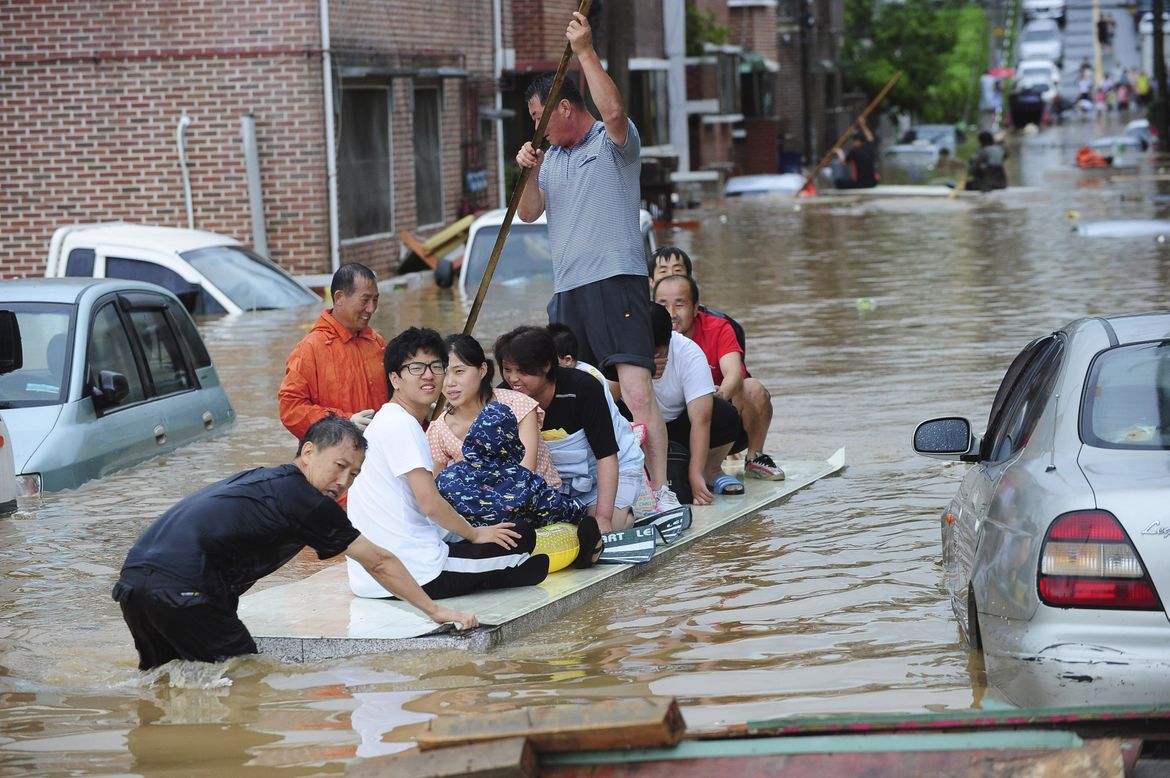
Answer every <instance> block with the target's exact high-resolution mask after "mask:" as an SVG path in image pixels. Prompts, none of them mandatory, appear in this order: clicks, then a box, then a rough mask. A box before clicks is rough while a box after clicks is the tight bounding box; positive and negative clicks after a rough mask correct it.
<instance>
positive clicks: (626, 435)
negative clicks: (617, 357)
mask: <svg viewBox="0 0 1170 778" xmlns="http://www.w3.org/2000/svg"><path fill="white" fill-rule="evenodd" d="M577 369H578V370H581V371H583V372H585V373H588V374H589V375H591V376H593V377H594V378H596V379H597V380H598V381H600V382H601V388H602V389H603V390H605V402H606V403H607V404H608V405H609V420H610V423H612V424H613V436H614V437H615V438H617V444H618V472H619V473H638V472H641V471H642V465H643V462H645V456H644V455H643V454H642V449H641V447H640V446H639V445H638V441H637V439H636V438H635V437H634V431H633V430H632V429H630V422H629V421H627V420H626V417H625V416H622V413H621V411H619V410H618V407H617V403H616V402H614V399H613V392H611V391H610V390H609V381H606V380H605V376H604V375H602V373H601V371H600V370H598V369H597V368H595V367H594V366H593V365H591V364H589V363H588V362H582V361H581V360H577ZM707 372H708V373H709V372H711V371H710V370H708V371H707Z"/></svg>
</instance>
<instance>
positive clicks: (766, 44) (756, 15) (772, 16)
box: [727, 6, 779, 61]
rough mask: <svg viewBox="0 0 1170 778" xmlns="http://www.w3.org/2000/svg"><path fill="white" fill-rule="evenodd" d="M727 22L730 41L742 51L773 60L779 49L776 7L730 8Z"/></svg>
mask: <svg viewBox="0 0 1170 778" xmlns="http://www.w3.org/2000/svg"><path fill="white" fill-rule="evenodd" d="M731 11H732V13H731V17H730V19H729V20H728V22H727V26H728V28H729V29H730V30H731V42H732V43H734V44H735V45H737V46H743V48H744V51H751V52H755V53H756V54H759V55H760V56H761V57H764V58H765V59H770V60H773V61H775V60H776V58H777V56H778V54H779V49H778V46H777V40H778V39H777V36H776V9H775V8H774V7H772V6H747V7H744V8H733V9H731Z"/></svg>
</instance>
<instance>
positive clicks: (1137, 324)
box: [1068, 313, 1170, 344]
mask: <svg viewBox="0 0 1170 778" xmlns="http://www.w3.org/2000/svg"><path fill="white" fill-rule="evenodd" d="M1106 323H1107V324H1108V325H1109V327H1111V328H1112V329H1113V332H1114V334H1115V335H1116V336H1117V342H1118V344H1126V343H1143V342H1146V341H1151V340H1168V339H1170V313H1133V314H1122V315H1117V316H1100V317H1094V318H1088V319H1078V320H1077V321H1075V322H1072V323H1070V324H1069V326H1068V330H1069V331H1070V332H1072V333H1074V334H1075V333H1076V332H1077V331H1081V330H1085V329H1090V328H1091V329H1100V328H1102V327H1104V326H1105V324H1106Z"/></svg>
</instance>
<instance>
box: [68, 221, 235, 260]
mask: <svg viewBox="0 0 1170 778" xmlns="http://www.w3.org/2000/svg"><path fill="white" fill-rule="evenodd" d="M64 229H66V230H67V236H66V240H72V239H73V238H74V237H75V236H80V235H84V240H85V242H87V243H90V244H93V245H97V244H99V243H100V244H106V245H118V244H123V243H124V244H127V245H131V246H135V247H138V248H148V249H153V250H155V251H163V252H168V251H173V252H176V253H180V254H181V253H183V252H185V251H193V250H195V249H202V248H208V247H209V246H239V245H241V243H240V241H238V240H236V239H235V238H230V237H228V236H226V235H220V234H218V233H215V232H205V231H203V230H187V229H182V228H179V227H155V226H151V225H146V224H128V223H126V222H106V223H102V224H78V225H75V226H73V227H66V228H64Z"/></svg>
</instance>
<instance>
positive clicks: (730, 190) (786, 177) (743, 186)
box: [723, 173, 804, 194]
mask: <svg viewBox="0 0 1170 778" xmlns="http://www.w3.org/2000/svg"><path fill="white" fill-rule="evenodd" d="M803 183H804V176H802V175H800V174H798V173H757V174H755V175H750V176H732V177H731V178H729V179H727V182H726V183H725V184H724V185H723V193H724V194H736V193H744V192H780V193H784V192H789V193H794V192H796V191H798V190H799V189H800V187H801V184H803Z"/></svg>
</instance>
